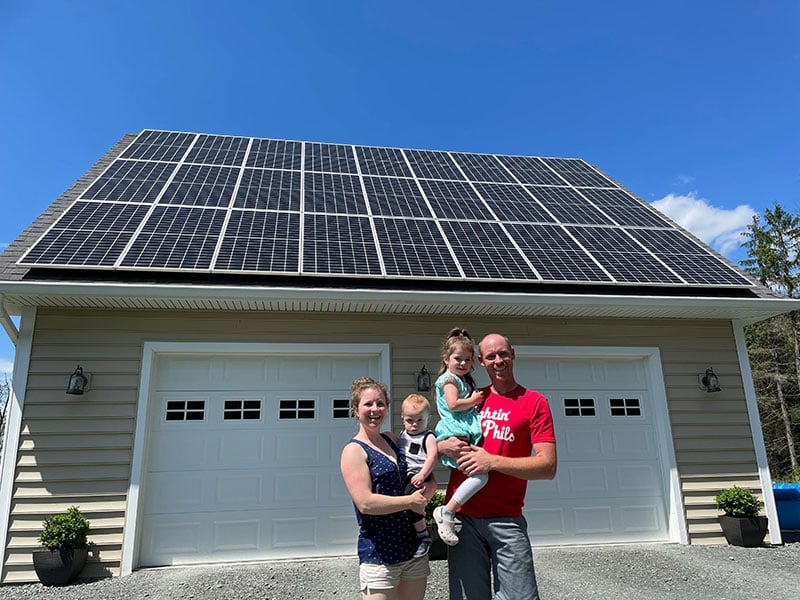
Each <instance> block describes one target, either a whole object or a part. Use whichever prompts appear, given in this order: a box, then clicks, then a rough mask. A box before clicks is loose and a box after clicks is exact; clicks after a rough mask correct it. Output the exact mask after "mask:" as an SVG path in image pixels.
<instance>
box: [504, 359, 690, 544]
mask: <svg viewBox="0 0 800 600" xmlns="http://www.w3.org/2000/svg"><path fill="white" fill-rule="evenodd" d="M514 351H515V354H516V356H517V357H520V356H524V357H536V356H547V357H557V356H563V357H568V358H587V357H588V358H602V357H623V358H641V359H644V362H645V369H646V375H647V389H648V391H649V392H650V394H652V398H653V403H652V405H653V408H654V415H655V417H656V419H655V427H656V434H657V437H658V447H659V451H660V454H661V458H662V461H661V464H662V477H663V483H664V491H665V493H667V494H668V498H667V512H668V513H669V523H668V525H669V539H670V541H671V542H676V543H680V544H688V543H689V532H688V528H687V524H686V518H685V517H684V514H685V513H684V505H683V494H682V492H681V482H680V476H679V473H678V463H677V459H676V457H675V446H674V444H673V440H672V429H671V427H670V419H669V409H668V407H667V390H666V388H665V387H664V373H663V371H662V370H661V353H660V352H659V349H658V348H656V347H646V346H642V347H638V346H631V347H628V346H514Z"/></svg>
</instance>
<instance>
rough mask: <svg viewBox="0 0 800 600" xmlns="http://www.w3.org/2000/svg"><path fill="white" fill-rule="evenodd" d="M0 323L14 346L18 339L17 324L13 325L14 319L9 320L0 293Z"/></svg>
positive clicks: (3, 299)
mask: <svg viewBox="0 0 800 600" xmlns="http://www.w3.org/2000/svg"><path fill="white" fill-rule="evenodd" d="M0 323H2V324H3V329H5V330H6V335H8V338H9V339H10V340H11V343H12V344H14V345H15V346H16V345H17V341H19V330H18V329H17V326H16V325H14V321H12V320H11V317H10V316H9V314H8V313H7V312H6V304H5V298H3V294H0Z"/></svg>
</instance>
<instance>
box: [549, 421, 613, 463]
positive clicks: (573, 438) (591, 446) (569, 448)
mask: <svg viewBox="0 0 800 600" xmlns="http://www.w3.org/2000/svg"><path fill="white" fill-rule="evenodd" d="M562 438H563V439H562ZM557 439H558V446H559V448H558V449H559V454H561V455H562V457H563V458H564V459H572V458H578V459H579V458H582V457H585V456H600V455H602V454H603V432H602V431H599V430H596V429H588V428H580V429H576V430H567V431H565V433H564V434H563V435H562V436H561V437H560V438H557Z"/></svg>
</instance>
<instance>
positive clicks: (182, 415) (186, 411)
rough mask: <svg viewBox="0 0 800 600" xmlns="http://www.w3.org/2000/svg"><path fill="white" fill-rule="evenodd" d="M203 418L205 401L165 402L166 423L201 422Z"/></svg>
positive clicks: (204, 416)
mask: <svg viewBox="0 0 800 600" xmlns="http://www.w3.org/2000/svg"><path fill="white" fill-rule="evenodd" d="M205 418H206V402H205V400H169V401H168V402H167V412H166V419H167V421H202V420H204V419H205Z"/></svg>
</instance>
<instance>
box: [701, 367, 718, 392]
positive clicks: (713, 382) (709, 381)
mask: <svg viewBox="0 0 800 600" xmlns="http://www.w3.org/2000/svg"><path fill="white" fill-rule="evenodd" d="M697 377H698V378H699V379H700V385H701V387H702V388H703V389H704V390H705V391H707V392H721V391H722V388H721V387H719V378H718V377H717V375H716V374H715V373H714V369H712V368H711V367H709V368H707V369H706V372H705V374H701V375H698V376H697Z"/></svg>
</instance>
